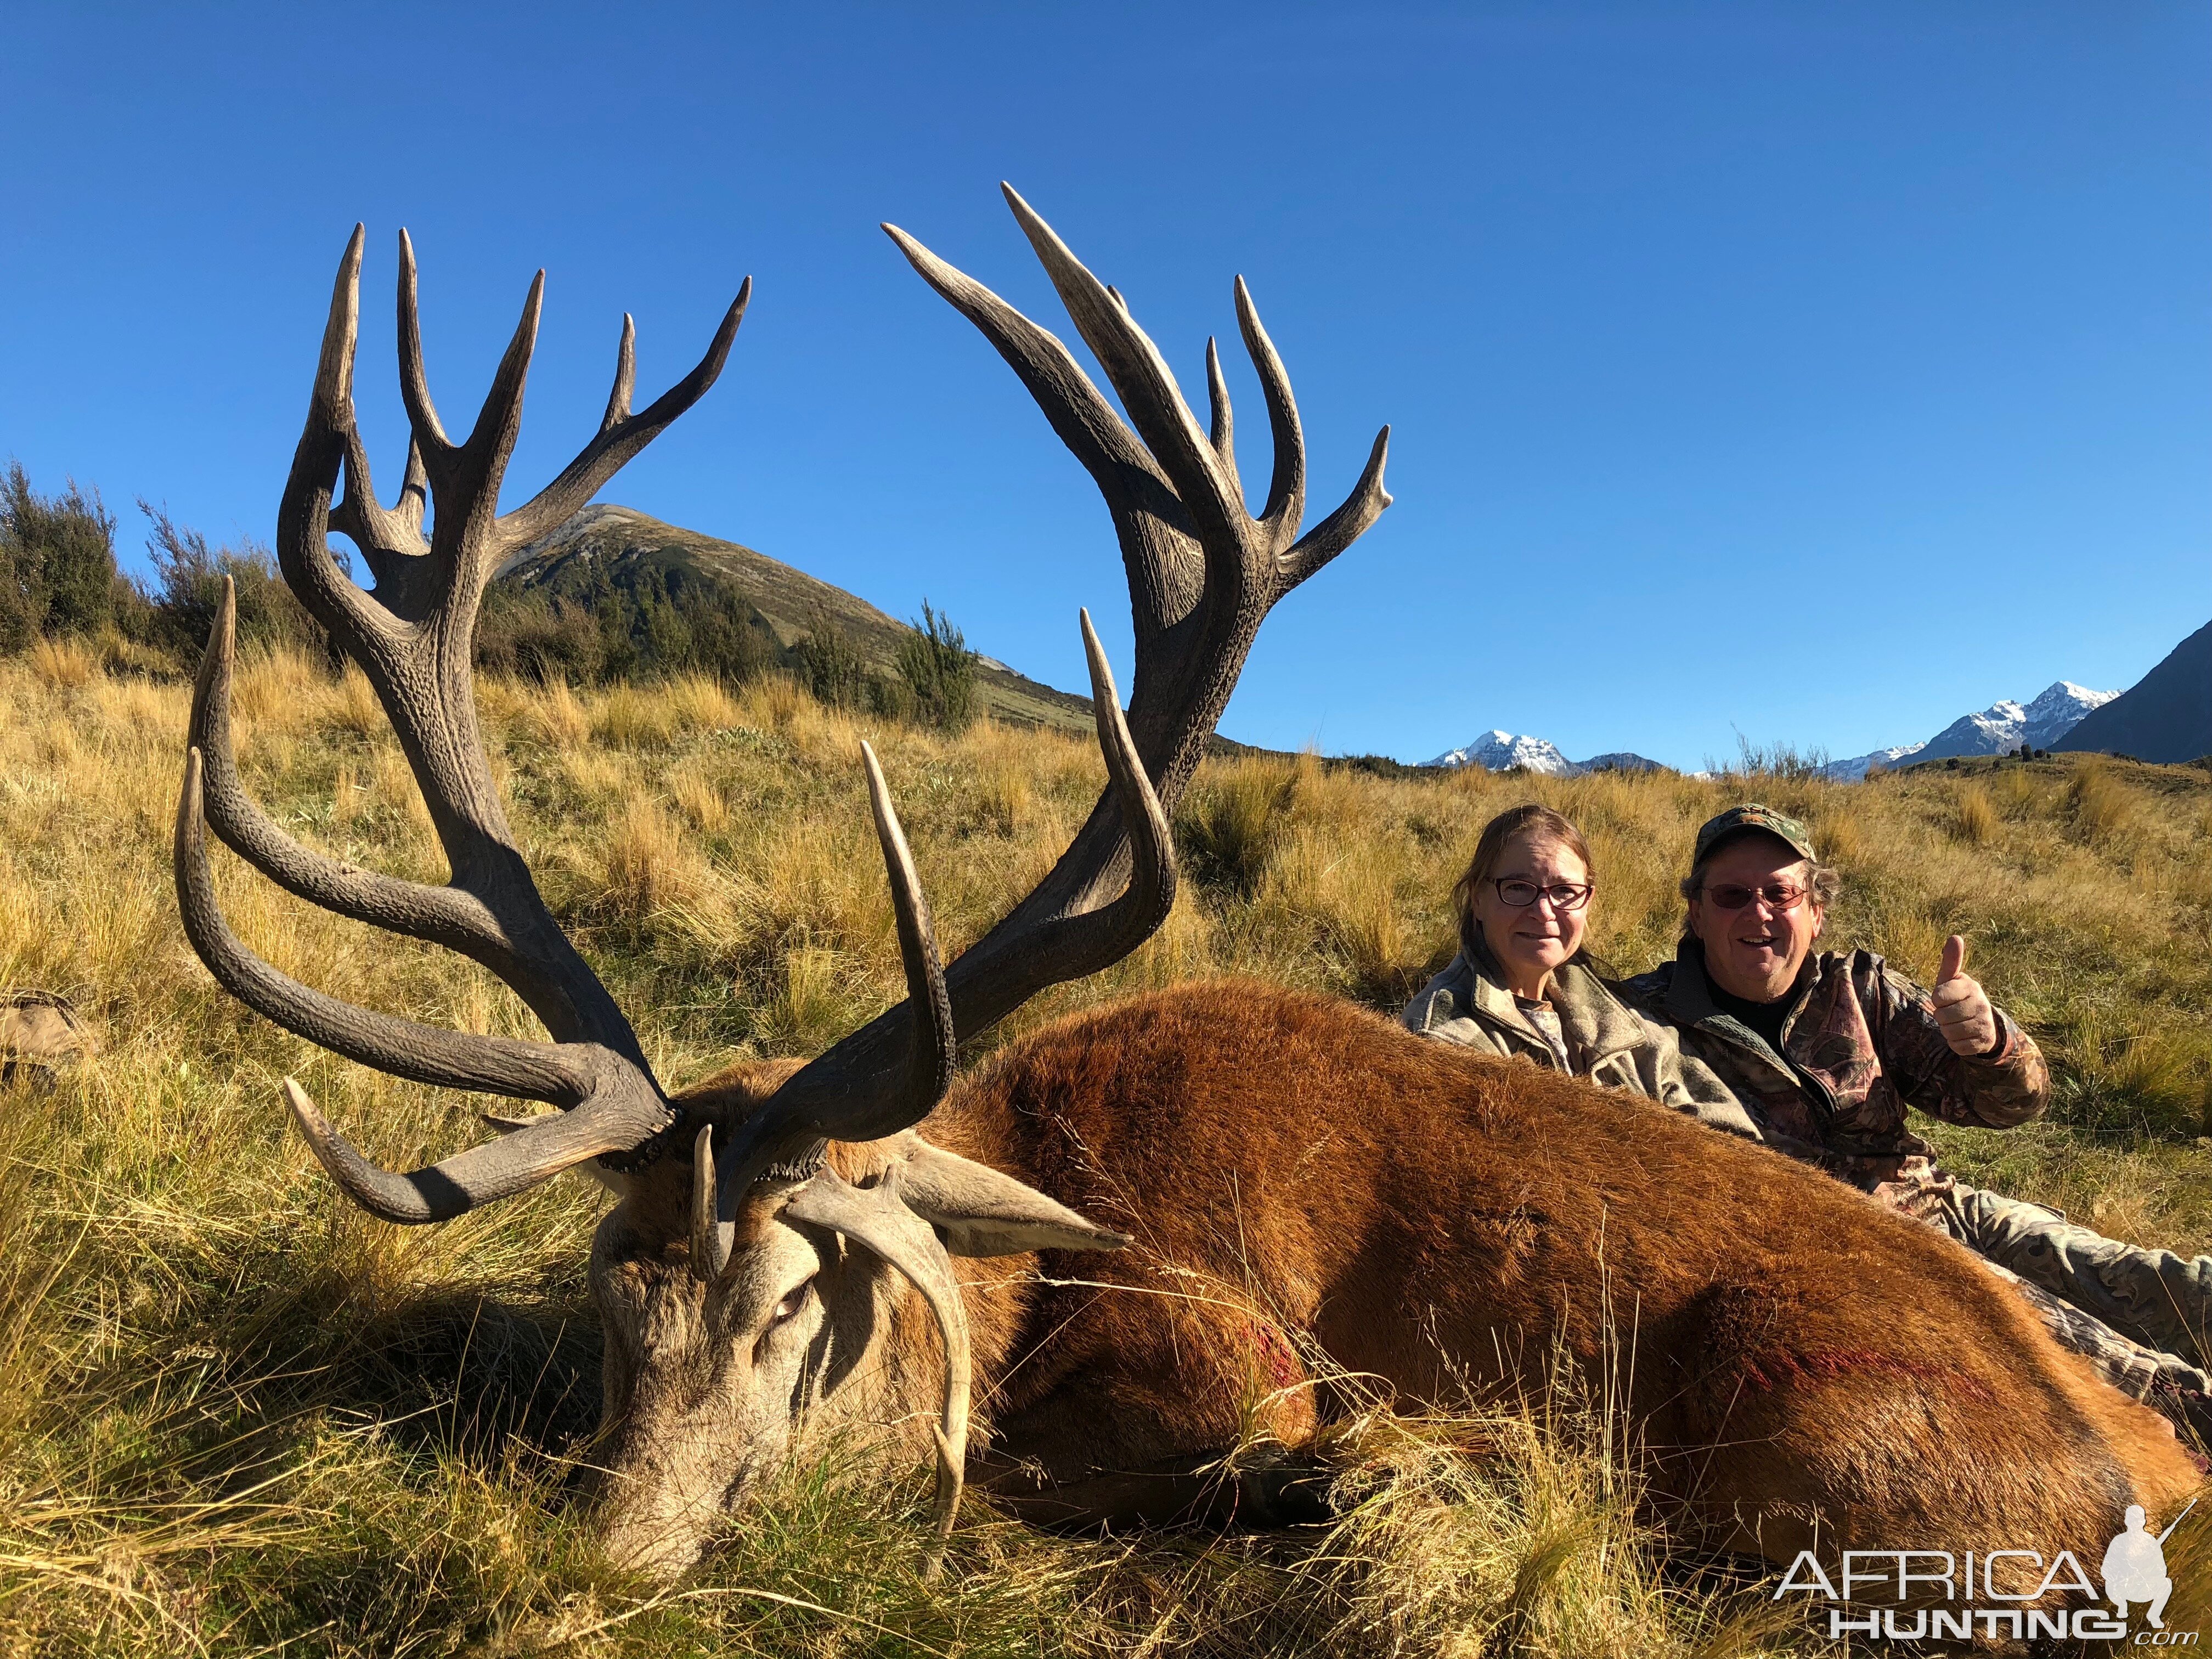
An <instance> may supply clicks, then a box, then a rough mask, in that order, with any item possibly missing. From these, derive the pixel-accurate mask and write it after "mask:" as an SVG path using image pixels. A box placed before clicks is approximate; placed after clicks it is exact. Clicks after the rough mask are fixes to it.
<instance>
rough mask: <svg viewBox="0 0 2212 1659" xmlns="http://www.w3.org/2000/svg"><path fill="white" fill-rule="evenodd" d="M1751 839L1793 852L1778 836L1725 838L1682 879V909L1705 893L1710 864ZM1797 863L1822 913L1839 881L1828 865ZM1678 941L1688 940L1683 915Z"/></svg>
mask: <svg viewBox="0 0 2212 1659" xmlns="http://www.w3.org/2000/svg"><path fill="white" fill-rule="evenodd" d="M1747 836H1765V837H1766V839H1767V840H1769V841H1771V842H1773V843H1774V844H1775V845H1776V846H1777V847H1779V848H1781V849H1782V850H1783V851H1784V852H1785V853H1791V854H1794V853H1796V851H1797V849H1796V848H1794V847H1792V846H1791V845H1790V843H1789V842H1786V841H1784V840H1783V839H1782V837H1781V836H1777V835H1772V834H1770V833H1769V832H1768V831H1766V830H1765V829H1746V830H1744V831H1743V832H1742V834H1741V835H1735V836H1727V837H1725V838H1724V839H1723V840H1721V841H1719V842H1715V843H1714V844H1713V845H1712V846H1711V847H1709V848H1706V849H1705V857H1703V858H1701V859H1699V860H1698V861H1697V862H1696V863H1695V864H1693V865H1692V866H1690V873H1689V874H1688V875H1686V876H1685V877H1683V878H1682V902H1683V904H1684V905H1686V906H1687V905H1690V904H1693V903H1695V902H1697V899H1698V896H1699V894H1701V893H1703V892H1704V891H1705V872H1706V870H1707V869H1708V868H1709V867H1711V864H1712V861H1713V860H1715V859H1716V858H1717V857H1719V856H1720V854H1722V853H1723V851H1725V850H1726V849H1727V848H1730V847H1733V846H1735V844H1736V843H1737V842H1740V841H1742V840H1744V839H1745V838H1746V837H1747ZM1799 861H1800V862H1801V863H1802V864H1803V865H1804V866H1805V885H1806V886H1807V887H1808V889H1810V890H1811V891H1812V895H1813V902H1814V903H1815V904H1817V905H1819V906H1820V908H1822V909H1823V910H1825V909H1826V908H1828V907H1829V906H1830V905H1832V904H1833V903H1834V902H1836V896H1837V895H1838V894H1839V893H1841V892H1842V891H1843V890H1844V878H1843V877H1842V876H1841V875H1840V874H1839V873H1838V872H1837V871H1836V869H1835V867H1834V866H1832V865H1826V864H1823V863H1821V862H1820V860H1818V859H1801V860H1799ZM1682 937H1683V938H1684V939H1688V938H1690V937H1691V933H1690V918H1689V916H1688V915H1687V914H1685V915H1683V917H1682Z"/></svg>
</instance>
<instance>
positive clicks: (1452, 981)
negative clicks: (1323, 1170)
mask: <svg viewBox="0 0 2212 1659" xmlns="http://www.w3.org/2000/svg"><path fill="white" fill-rule="evenodd" d="M1595 891H1596V878H1595V875H1594V874H1593V872H1592V871H1591V868H1590V855H1589V843H1588V842H1585V841H1583V836H1582V832H1581V831H1580V830H1579V829H1576V828H1575V826H1574V825H1573V824H1572V823H1570V822H1568V820H1567V819H1565V818H1564V817H1561V816H1560V815H1559V813H1557V812H1554V811H1552V809H1551V808H1550V807H1548V806H1539V805H1535V804H1534V803H1533V802H1532V803H1530V804H1529V805H1525V806H1516V807H1514V808H1512V809H1511V810H1510V811H1504V812H1500V813H1499V814H1498V816H1497V817H1494V818H1492V819H1491V821H1490V822H1489V823H1488V824H1487V825H1486V826H1485V827H1484V829H1483V831H1482V839H1481V840H1480V842H1476V843H1475V848H1474V860H1473V861H1472V862H1471V863H1469V864H1468V866H1467V873H1466V874H1465V875H1463V876H1462V877H1461V878H1459V884H1458V886H1456V887H1455V888H1454V889H1453V890H1452V899H1453V903H1454V907H1455V908H1456V909H1457V910H1458V912H1459V938H1460V952H1459V954H1458V955H1457V956H1456V957H1453V958H1452V962H1451V965H1450V966H1449V968H1446V969H1444V970H1443V972H1442V973H1440V974H1438V975H1437V976H1436V977H1435V978H1434V979H1432V980H1431V981H1429V982H1428V985H1427V986H1426V987H1425V988H1424V989H1423V990H1422V992H1421V994H1419V996H1417V997H1415V998H1414V999H1413V1001H1412V1002H1410V1003H1408V1004H1407V1006H1406V1012H1405V1015H1404V1018H1405V1022H1406V1024H1407V1028H1408V1029H1409V1030H1413V1031H1416V1032H1418V1033H1419V1034H1420V1035H1421V1036H1428V1037H1435V1038H1437V1040H1438V1041H1440V1042H1457V1043H1462V1044H1464V1045H1466V1046H1467V1047H1468V1048H1479V1049H1480V1050H1482V1051H1483V1052H1484V1053H1486V1054H1497V1055H1499V1056H1501V1057H1503V1058H1505V1059H1515V1058H1520V1059H1525V1060H1531V1061H1533V1062H1534V1064H1536V1065H1539V1066H1549V1067H1550V1068H1551V1069H1553V1071H1557V1072H1565V1073H1567V1074H1568V1075H1569V1076H1571V1077H1586V1078H1588V1079H1590V1081H1591V1082H1593V1083H1597V1084H1601V1085H1604V1086H1606V1087H1607V1088H1610V1089H1628V1090H1632V1091H1634V1092H1636V1093H1638V1094H1640V1095H1647V1096H1649V1097H1650V1098H1651V1099H1653V1100H1656V1101H1658V1102H1659V1103H1661V1104H1662V1105H1666V1106H1671V1107H1673V1108H1674V1109H1675V1110H1677V1111H1682V1112H1689V1113H1692V1115H1695V1116H1696V1117H1697V1118H1698V1119H1699V1121H1703V1122H1705V1123H1709V1124H1711V1125H1712V1126H1713V1127H1716V1128H1721V1129H1726V1130H1728V1131H1729V1133H1734V1134H1740V1135H1742V1136H1744V1137H1746V1138H1747V1139H1752V1140H1756V1139H1759V1131H1758V1130H1757V1129H1755V1128H1753V1127H1752V1122H1751V1119H1750V1118H1749V1117H1748V1116H1747V1115H1745V1112H1744V1109H1743V1108H1742V1107H1741V1105H1739V1104H1738V1103H1736V1098H1735V1096H1734V1095H1733V1094H1731V1093H1729V1090H1728V1087H1727V1085H1724V1084H1723V1083H1722V1082H1721V1080H1720V1079H1718V1078H1717V1077H1716V1076H1715V1075H1714V1074H1713V1073H1712V1072H1711V1071H1710V1070H1709V1069H1708V1068H1707V1067H1706V1066H1705V1063H1704V1062H1703V1061H1702V1060H1698V1059H1696V1058H1694V1057H1693V1056H1691V1055H1688V1054H1684V1053H1682V1051H1681V1048H1680V1045H1679V1044H1678V1043H1677V1042H1676V1040H1675V1036H1674V1032H1673V1031H1672V1030H1669V1029H1668V1027H1666V1026H1664V1025H1661V1024H1656V1023H1655V1022H1653V1021H1651V1020H1649V1019H1646V1018H1644V1016H1643V1015H1641V1014H1638V1013H1637V1012H1633V1011H1632V1010H1631V1009H1629V1008H1627V1007H1626V1006H1623V1005H1622V1003H1621V1002H1620V999H1618V998H1617V997H1615V996H1614V995H1613V993H1612V992H1611V991H1609V990H1607V988H1606V986H1605V982H1604V981H1602V980H1601V979H1599V978H1598V976H1597V975H1596V974H1595V972H1594V971H1593V970H1592V969H1591V967H1590V962H1589V951H1588V950H1587V949H1585V948H1584V946H1583V939H1584V936H1585V935H1586V934H1587V933H1589V903H1590V897H1591V895H1592V894H1593V893H1595Z"/></svg>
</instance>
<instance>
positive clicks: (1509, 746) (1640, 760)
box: [1427, 731, 1659, 778]
mask: <svg viewBox="0 0 2212 1659" xmlns="http://www.w3.org/2000/svg"><path fill="white" fill-rule="evenodd" d="M1427 764H1429V765H1431V766H1443V767H1459V766H1480V768H1482V769H1483V770H1484V771H1486V772H1504V771H1506V770H1508V769H1510V768H1512V767H1516V766H1517V767H1519V768H1520V769H1522V771H1524V772H1541V773H1542V774H1544V775H1545V776H1547V777H1553V778H1577V777H1580V776H1581V775H1583V773H1585V772H1656V771H1657V770H1658V769H1659V763H1658V762H1656V761H1653V760H1646V759H1644V757H1643V756H1641V755H1632V754H1630V753H1629V752H1628V751H1627V750H1615V751H1614V752H1613V753H1611V754H1607V755H1595V756H1593V757H1591V758H1589V760H1586V761H1571V760H1569V759H1568V758H1567V757H1565V755H1563V754H1561V753H1560V752H1559V745H1558V744H1554V743H1549V742H1547V741H1546V740H1545V739H1544V738H1530V737H1518V738H1516V737H1515V736H1514V735H1513V734H1512V733H1511V732H1498V731H1491V732H1484V733H1483V734H1482V735H1481V736H1480V737H1479V738H1475V739H1474V741H1473V742H1472V743H1468V744H1463V745H1462V746H1461V747H1460V748H1457V749H1448V750H1445V751H1444V752H1443V754H1441V755H1439V756H1437V757H1436V758H1435V759H1434V760H1432V761H1430V762H1428V763H1427Z"/></svg>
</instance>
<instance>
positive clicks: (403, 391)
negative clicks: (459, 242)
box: [356, 227, 542, 489]
mask: <svg viewBox="0 0 2212 1659" xmlns="http://www.w3.org/2000/svg"><path fill="white" fill-rule="evenodd" d="M358 263H359V262H358V260H356V265H358ZM541 274H542V273H541ZM420 286H421V284H420V282H419V279H418V276H417V274H416V269H415V239H414V238H413V237H411V236H410V235H409V234H407V232H406V230H405V228H404V227H403V228H401V230H400V232H399V400H400V402H401V403H403V404H405V405H406V409H407V425H408V427H409V428H410V430H411V431H412V432H413V434H414V435H415V442H416V446H417V447H419V448H420V449H421V450H422V458H423V462H424V465H425V467H426V468H427V471H428V477H429V480H430V482H431V483H432V485H433V486H434V487H435V488H437V489H444V487H445V482H446V481H445V479H444V477H442V476H441V475H442V473H443V471H444V464H445V462H446V460H447V459H448V458H449V457H450V456H451V455H452V454H453V444H452V442H451V441H449V440H448V439H447V436H446V428H445V424H444V422H441V421H440V420H439V418H438V406H437V405H436V404H434V403H432V402H431V401H430V377H429V375H428V373H427V372H426V371H425V370H424V369H423V367H422V301H421V296H420V294H419V293H418V289H419V288H420Z"/></svg>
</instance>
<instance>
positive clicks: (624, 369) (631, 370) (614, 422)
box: [599, 311, 637, 437]
mask: <svg viewBox="0 0 2212 1659" xmlns="http://www.w3.org/2000/svg"><path fill="white" fill-rule="evenodd" d="M636 390H637V324H636V323H635V321H634V320H632V319H631V317H630V314H629V313H628V312H627V311H625V312H624V313H623V327H622V343H621V344H619V345H617V347H616V348H615V384H614V389H613V390H612V391H611V392H608V393H607V412H606V414H605V416H601V417H600V420H599V435H600V436H602V437H604V436H605V435H607V434H608V433H610V432H611V431H613V430H614V429H615V428H617V426H620V425H621V424H622V423H623V422H624V421H626V420H628V419H629V400H630V394H631V393H633V392H635V391H636Z"/></svg>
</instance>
